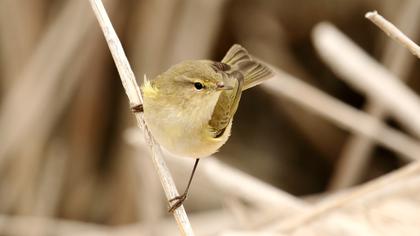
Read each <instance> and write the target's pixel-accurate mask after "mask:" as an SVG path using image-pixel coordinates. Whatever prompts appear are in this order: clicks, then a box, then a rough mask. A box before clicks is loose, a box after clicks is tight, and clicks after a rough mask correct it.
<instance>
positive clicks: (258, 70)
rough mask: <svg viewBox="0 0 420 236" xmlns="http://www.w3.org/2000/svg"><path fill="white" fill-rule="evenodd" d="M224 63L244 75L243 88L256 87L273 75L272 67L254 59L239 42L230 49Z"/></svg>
mask: <svg viewBox="0 0 420 236" xmlns="http://www.w3.org/2000/svg"><path fill="white" fill-rule="evenodd" d="M222 63H226V64H228V65H229V66H231V70H232V71H235V70H237V71H239V72H241V73H242V74H243V75H244V87H243V90H246V89H248V88H251V87H254V86H256V85H258V84H260V83H261V82H263V81H264V80H266V79H268V78H270V77H271V76H273V72H272V71H271V69H270V68H268V67H267V66H265V65H263V64H262V63H260V62H257V61H255V60H253V59H252V58H251V56H250V55H249V53H248V51H247V50H246V49H245V48H243V47H242V46H240V45H239V44H234V45H233V46H232V47H231V48H230V49H229V51H228V52H227V53H226V55H225V57H224V58H223V60H222Z"/></svg>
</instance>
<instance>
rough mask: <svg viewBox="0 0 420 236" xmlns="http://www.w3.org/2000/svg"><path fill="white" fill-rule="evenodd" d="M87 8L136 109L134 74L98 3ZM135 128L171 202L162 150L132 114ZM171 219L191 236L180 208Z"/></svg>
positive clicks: (138, 102) (137, 96) (138, 96)
mask: <svg viewBox="0 0 420 236" xmlns="http://www.w3.org/2000/svg"><path fill="white" fill-rule="evenodd" d="M90 3H91V6H92V9H93V11H94V12H95V15H96V17H97V19H98V22H99V24H100V26H101V28H102V30H103V33H104V36H105V39H106V41H107V43H108V46H109V49H110V51H111V54H112V56H113V58H114V62H115V64H116V66H117V69H118V72H119V74H120V77H121V82H122V84H123V86H124V89H125V91H126V94H127V96H128V99H129V101H130V106H131V107H136V106H138V105H141V104H142V97H141V93H140V89H139V87H138V85H137V82H136V80H135V77H134V73H133V71H132V70H131V68H130V65H129V63H128V60H127V58H126V56H125V53H124V49H123V47H122V45H121V42H120V41H119V39H118V37H117V34H116V33H115V30H114V28H113V27H112V24H111V21H110V20H109V18H108V15H107V13H106V11H105V8H104V6H103V4H102V1H101V0H90ZM135 116H136V119H137V123H138V126H139V127H140V128H141V129H142V130H143V131H144V135H145V138H146V140H147V142H148V144H149V146H150V148H151V150H152V152H153V155H152V157H153V163H154V164H155V168H156V171H157V172H158V174H159V178H160V180H161V183H162V186H163V188H164V190H165V194H166V197H167V199H168V200H169V199H172V198H174V197H176V196H178V195H179V194H178V191H177V189H176V186H175V184H174V181H173V179H172V176H171V175H170V173H169V170H168V168H167V166H166V163H165V161H164V160H163V154H162V150H161V148H160V146H159V144H157V143H156V141H155V140H154V139H153V137H152V136H151V134H150V132H149V131H148V129H147V126H146V124H145V122H144V119H143V114H142V113H141V112H136V113H135ZM173 214H174V217H175V219H176V221H177V223H178V227H179V230H180V232H181V234H182V235H194V233H193V230H192V228H191V225H190V223H189V220H188V217H187V214H186V212H185V209H184V207H183V206H181V207H179V208H178V209H176V210H175V211H174V213H173Z"/></svg>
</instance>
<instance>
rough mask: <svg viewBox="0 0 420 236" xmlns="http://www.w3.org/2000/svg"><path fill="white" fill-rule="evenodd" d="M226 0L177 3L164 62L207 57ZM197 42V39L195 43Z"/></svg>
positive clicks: (192, 0)
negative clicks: (178, 9)
mask: <svg viewBox="0 0 420 236" xmlns="http://www.w3.org/2000/svg"><path fill="white" fill-rule="evenodd" d="M226 2H227V1H226V0H214V1H207V0H186V1H184V3H183V4H182V5H181V6H182V9H180V13H179V16H180V18H179V19H178V22H176V23H177V25H175V26H174V29H176V33H175V34H173V35H172V37H171V40H170V43H169V45H168V48H167V49H168V55H167V57H166V59H165V60H164V61H165V62H166V63H164V64H165V65H166V66H170V65H173V64H175V63H179V62H180V61H182V60H186V59H203V58H209V57H210V56H212V55H211V52H212V47H213V45H214V43H215V40H216V39H217V36H218V32H219V29H220V26H221V24H222V19H223V16H222V14H223V7H224V6H225V3H226ZM198 42H199V43H198Z"/></svg>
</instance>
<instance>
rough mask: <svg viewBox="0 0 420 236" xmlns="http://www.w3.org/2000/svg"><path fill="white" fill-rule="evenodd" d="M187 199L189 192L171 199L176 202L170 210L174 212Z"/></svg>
mask: <svg viewBox="0 0 420 236" xmlns="http://www.w3.org/2000/svg"><path fill="white" fill-rule="evenodd" d="M185 199H187V194H185V193H184V194H182V195H179V196H176V197H174V198H172V199H170V200H169V202H171V203H172V202H175V203H174V204H173V205H172V206H171V207H170V208H169V210H168V211H169V212H170V213H173V212H174V211H175V210H176V209H178V207H180V206H181V205H182V203H184V201H185Z"/></svg>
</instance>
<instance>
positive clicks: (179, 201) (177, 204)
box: [168, 158, 200, 213]
mask: <svg viewBox="0 0 420 236" xmlns="http://www.w3.org/2000/svg"><path fill="white" fill-rule="evenodd" d="M199 161H200V159H199V158H197V159H195V163H194V167H193V170H192V172H191V176H190V179H189V180H188V185H187V188H185V191H184V193H183V194H181V195H179V196H176V197H174V198H172V199H170V200H169V202H170V203H172V202H175V203H174V204H173V205H171V207H170V208H169V210H168V211H169V212H171V213H172V212H174V211H175V210H176V209H177V208H178V207H180V206H181V205H182V203H183V202H184V201H185V199H187V194H188V190H189V189H190V185H191V182H192V179H193V177H194V173H195V170H196V169H197V165H198V162H199Z"/></svg>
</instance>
